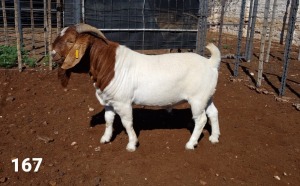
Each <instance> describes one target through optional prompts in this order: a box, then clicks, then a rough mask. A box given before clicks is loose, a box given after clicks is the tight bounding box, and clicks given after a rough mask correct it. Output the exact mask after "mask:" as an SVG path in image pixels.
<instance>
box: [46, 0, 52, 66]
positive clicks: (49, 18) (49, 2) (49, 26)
mask: <svg viewBox="0 0 300 186" xmlns="http://www.w3.org/2000/svg"><path fill="white" fill-rule="evenodd" d="M47 10H48V34H49V35H48V45H49V46H48V56H49V70H52V56H51V55H50V51H51V50H52V24H51V0H48V8H47Z"/></svg>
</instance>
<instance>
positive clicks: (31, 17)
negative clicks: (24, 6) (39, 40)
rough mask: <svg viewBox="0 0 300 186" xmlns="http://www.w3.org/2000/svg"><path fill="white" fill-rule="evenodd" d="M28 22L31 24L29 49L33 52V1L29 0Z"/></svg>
mask: <svg viewBox="0 0 300 186" xmlns="http://www.w3.org/2000/svg"><path fill="white" fill-rule="evenodd" d="M30 24H31V49H32V50H33V54H35V41H34V35H35V34H34V17H33V2H32V0H30Z"/></svg>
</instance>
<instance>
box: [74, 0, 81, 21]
mask: <svg viewBox="0 0 300 186" xmlns="http://www.w3.org/2000/svg"><path fill="white" fill-rule="evenodd" d="M73 6H74V7H73V10H74V19H75V23H76V24H77V23H80V19H81V11H80V10H81V8H80V7H81V3H80V0H74V4H73Z"/></svg>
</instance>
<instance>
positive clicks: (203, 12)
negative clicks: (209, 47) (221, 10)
mask: <svg viewBox="0 0 300 186" xmlns="http://www.w3.org/2000/svg"><path fill="white" fill-rule="evenodd" d="M207 9H208V3H207V0H199V10H198V31H197V42H196V52H197V54H200V55H204V46H205V41H206V31H207Z"/></svg>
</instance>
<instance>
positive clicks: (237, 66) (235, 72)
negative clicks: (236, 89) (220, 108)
mask: <svg viewBox="0 0 300 186" xmlns="http://www.w3.org/2000/svg"><path fill="white" fill-rule="evenodd" d="M245 6H246V0H242V3H241V13H240V24H239V33H238V44H237V49H236V61H235V67H234V76H235V77H237V76H238V70H239V65H240V58H241V56H240V55H241V43H242V36H243V25H244V16H245Z"/></svg>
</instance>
